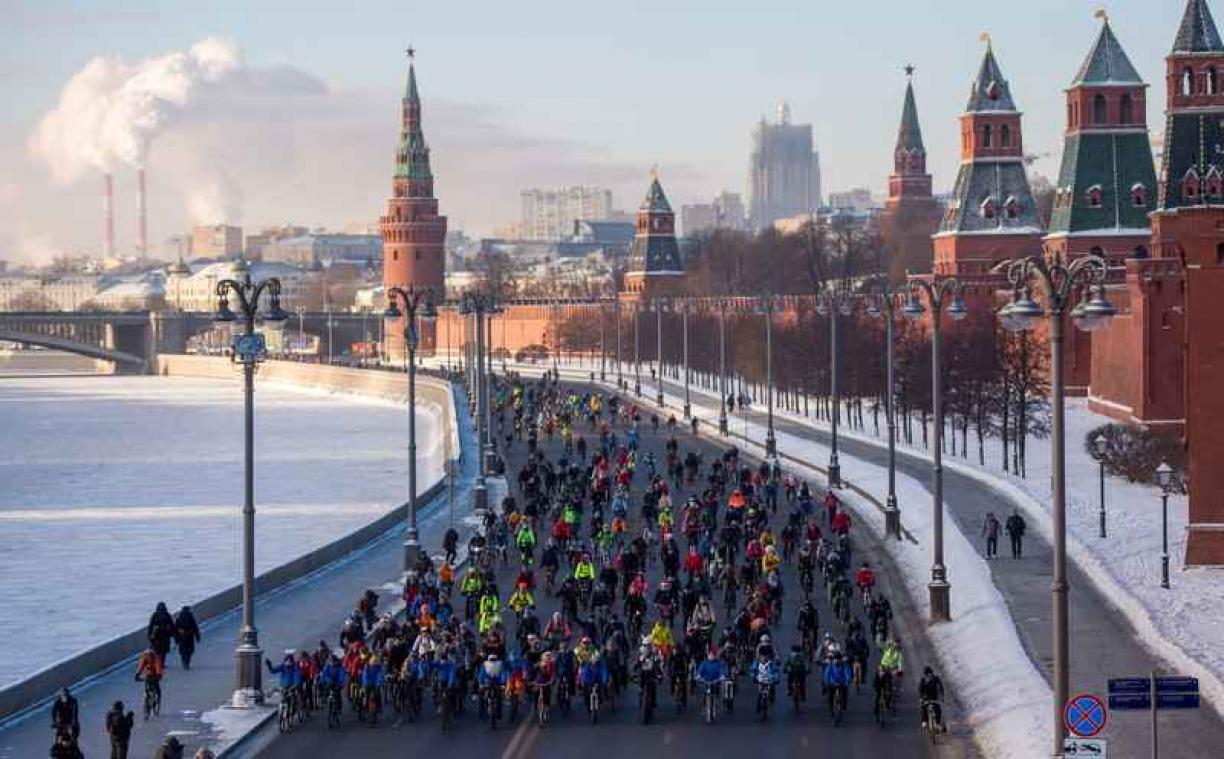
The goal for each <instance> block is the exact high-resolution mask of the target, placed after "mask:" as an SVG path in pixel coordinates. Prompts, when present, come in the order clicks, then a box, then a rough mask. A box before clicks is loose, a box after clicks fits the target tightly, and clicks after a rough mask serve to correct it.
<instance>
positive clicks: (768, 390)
mask: <svg viewBox="0 0 1224 759" xmlns="http://www.w3.org/2000/svg"><path fill="white" fill-rule="evenodd" d="M776 308H777V301H776V300H775V299H774V296H772V295H768V294H766V295H762V296H761V297H760V298H759V300H758V301H757V313H758V314H760V315H762V316H764V317H765V399H766V401H765V408H766V417H765V418H766V420H767V428H766V430H765V455H766V456H767V457H770V458H777V456H778V440H777V438H776V437H775V436H774V409H773V403H774V394H773V320H774V318H773V317H774V310H775V309H776Z"/></svg>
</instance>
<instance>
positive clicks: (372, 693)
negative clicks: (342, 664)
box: [361, 654, 387, 723]
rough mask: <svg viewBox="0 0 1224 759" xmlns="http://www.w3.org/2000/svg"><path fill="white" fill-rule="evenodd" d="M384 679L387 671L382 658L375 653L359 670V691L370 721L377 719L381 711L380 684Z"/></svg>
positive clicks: (373, 721)
mask: <svg viewBox="0 0 1224 759" xmlns="http://www.w3.org/2000/svg"><path fill="white" fill-rule="evenodd" d="M386 681H387V673H386V670H385V669H384V668H383V664H382V660H380V659H379V658H378V655H377V654H373V655H371V656H370V660H369V661H368V662H366V666H365V669H363V670H362V671H361V691H362V696H363V697H364V700H365V706H366V713H367V714H369V715H370V722H371V723H375V722H377V721H378V714H379V712H381V711H382V686H383V684H384V683H385V682H386Z"/></svg>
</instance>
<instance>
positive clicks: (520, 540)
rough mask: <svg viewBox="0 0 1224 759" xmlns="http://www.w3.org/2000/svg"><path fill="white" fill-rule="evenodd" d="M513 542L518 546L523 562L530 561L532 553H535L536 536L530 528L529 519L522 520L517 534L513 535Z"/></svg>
mask: <svg viewBox="0 0 1224 759" xmlns="http://www.w3.org/2000/svg"><path fill="white" fill-rule="evenodd" d="M514 542H515V544H516V545H517V546H518V549H519V553H521V554H522V556H523V563H524V564H527V563H530V562H531V558H532V555H533V554H534V553H535V545H536V536H535V530H533V529H531V522H530V521H529V520H526V519H524V520H523V524H522V526H521V527H519V531H518V534H517V535H515V536H514Z"/></svg>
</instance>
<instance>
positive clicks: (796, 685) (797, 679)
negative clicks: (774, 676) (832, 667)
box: [783, 643, 808, 701]
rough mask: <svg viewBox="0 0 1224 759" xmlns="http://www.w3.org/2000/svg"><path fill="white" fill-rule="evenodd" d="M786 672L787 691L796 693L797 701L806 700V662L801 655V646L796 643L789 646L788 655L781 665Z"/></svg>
mask: <svg viewBox="0 0 1224 759" xmlns="http://www.w3.org/2000/svg"><path fill="white" fill-rule="evenodd" d="M783 671H784V672H785V673H786V688H787V691H788V692H789V693H792V694H795V693H797V694H798V697H799V701H807V676H808V663H807V659H806V658H805V657H804V655H803V647H802V646H800V645H799V644H798V643H796V644H794V645H793V646H791V651H790V655H789V656H787V657H786V664H784V665H783Z"/></svg>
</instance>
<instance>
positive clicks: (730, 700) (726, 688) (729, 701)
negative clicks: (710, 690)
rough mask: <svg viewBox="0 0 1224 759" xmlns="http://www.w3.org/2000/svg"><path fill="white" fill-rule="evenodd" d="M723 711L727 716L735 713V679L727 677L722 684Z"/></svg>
mask: <svg viewBox="0 0 1224 759" xmlns="http://www.w3.org/2000/svg"><path fill="white" fill-rule="evenodd" d="M722 700H723V709H724V710H725V711H726V712H727V714H732V713H734V712H735V677H734V675H733V676H731V677H728V678H726V679H724V680H723V682H722Z"/></svg>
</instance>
